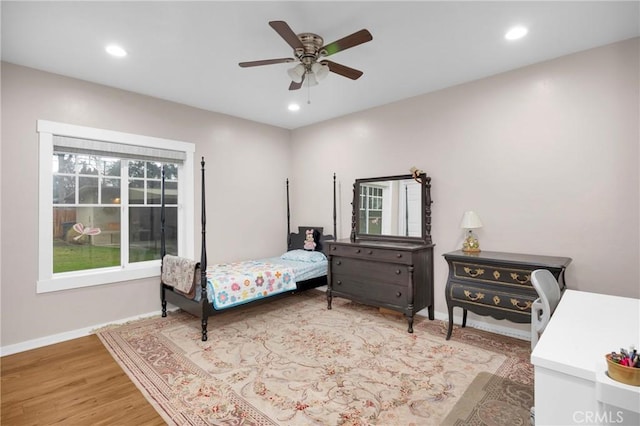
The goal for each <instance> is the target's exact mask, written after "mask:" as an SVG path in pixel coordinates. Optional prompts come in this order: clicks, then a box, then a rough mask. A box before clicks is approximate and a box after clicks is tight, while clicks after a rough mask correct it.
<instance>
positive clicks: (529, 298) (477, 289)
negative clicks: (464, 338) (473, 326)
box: [447, 282, 538, 322]
mask: <svg viewBox="0 0 640 426" xmlns="http://www.w3.org/2000/svg"><path fill="white" fill-rule="evenodd" d="M447 291H448V292H449V294H448V295H447V296H448V297H449V298H450V300H452V301H455V302H457V304H459V305H461V306H462V305H463V304H464V305H475V306H479V307H483V306H484V307H488V308H491V309H492V310H502V311H509V312H513V313H517V314H521V315H523V316H526V317H529V318H530V316H531V304H532V303H533V301H534V300H536V299H537V298H538V296H537V294H536V293H535V291H534V290H532V291H531V292H522V291H520V292H510V291H509V289H508V288H501V287H496V286H474V285H470V284H462V283H457V282H451V283H449V285H448V286H447ZM527 322H528V321H527Z"/></svg>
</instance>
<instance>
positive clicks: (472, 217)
mask: <svg viewBox="0 0 640 426" xmlns="http://www.w3.org/2000/svg"><path fill="white" fill-rule="evenodd" d="M460 228H463V229H475V228H482V221H481V220H480V216H478V214H477V213H476V212H474V211H472V210H469V211H466V212H464V214H463V215H462V221H461V222H460Z"/></svg>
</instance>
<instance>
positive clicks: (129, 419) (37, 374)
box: [0, 335, 165, 426]
mask: <svg viewBox="0 0 640 426" xmlns="http://www.w3.org/2000/svg"><path fill="white" fill-rule="evenodd" d="M0 363H1V364H2V365H1V371H2V388H1V391H0V399H1V401H2V403H1V421H0V423H1V424H3V425H52V424H64V425H74V426H75V425H164V424H165V422H164V421H163V420H162V418H161V417H160V415H159V414H158V413H157V412H156V411H155V410H154V408H153V407H152V406H151V405H150V404H149V403H148V402H147V400H146V399H145V398H144V396H143V395H142V393H141V392H140V391H139V390H138V388H137V387H136V386H135V385H134V384H133V382H131V381H130V380H129V378H128V376H127V375H126V374H125V372H124V371H123V370H122V369H121V368H120V366H119V365H118V364H117V363H116V362H115V360H114V359H113V358H112V357H111V354H109V352H108V351H107V350H106V349H105V347H104V346H103V345H102V342H100V339H99V338H98V337H97V336H95V335H91V336H87V337H82V338H79V339H74V340H69V341H67V342H63V343H58V344H55V345H50V346H46V347H43V348H39V349H34V350H31V351H26V352H22V353H18V354H14V355H8V356H5V357H2V358H0Z"/></svg>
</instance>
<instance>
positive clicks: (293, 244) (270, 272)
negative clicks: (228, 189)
mask: <svg viewBox="0 0 640 426" xmlns="http://www.w3.org/2000/svg"><path fill="white" fill-rule="evenodd" d="M200 164H201V175H202V193H201V197H202V210H201V233H202V244H201V253H200V262H195V261H193V260H189V259H185V258H180V257H177V256H171V255H167V252H166V240H165V202H164V195H165V185H164V183H165V182H164V172H163V175H162V177H163V178H162V187H161V192H162V195H161V219H160V223H161V258H162V274H161V280H160V298H161V302H162V316H163V317H166V316H167V303H170V304H172V305H175V306H177V307H179V308H181V309H183V310H185V311H187V312H189V313H191V314H193V315H195V316H197V317H199V318H200V319H201V324H202V340H203V341H206V340H207V338H208V336H207V325H208V319H209V317H210V316H212V315H214V314H216V313H218V312H221V311H223V310H226V309H233V308H234V307H241V306H246V305H248V304H254V303H262V302H265V301H268V300H271V299H272V298H273V297H279V296H282V295H286V294H291V293H294V292H298V291H303V290H308V289H311V288H315V287H318V286H322V285H325V284H327V266H328V261H327V258H326V256H325V254H324V250H325V246H326V244H325V242H327V241H331V240H334V239H335V238H334V235H335V234H336V177H335V174H334V175H333V235H323V227H319V226H300V227H298V232H297V233H296V232H293V233H292V232H291V223H290V220H291V219H290V202H289V180H288V179H287V181H286V190H287V252H285V253H284V254H283V255H282V256H279V257H275V258H268V259H259V260H248V261H243V262H232V263H225V264H214V265H208V264H207V249H206V203H205V167H204V165H205V162H204V157H203V158H202V161H201V163H200Z"/></svg>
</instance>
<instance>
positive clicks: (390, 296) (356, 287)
mask: <svg viewBox="0 0 640 426" xmlns="http://www.w3.org/2000/svg"><path fill="white" fill-rule="evenodd" d="M331 287H332V291H333V292H334V293H336V295H338V296H345V297H347V298H350V297H352V298H354V299H356V300H366V302H367V303H374V304H375V303H378V304H382V305H386V306H389V305H391V306H400V307H405V306H406V305H407V303H408V300H409V299H408V296H409V295H408V289H407V287H406V286H401V285H394V284H389V283H388V282H381V281H375V280H371V279H367V278H365V277H363V276H361V275H360V276H352V275H342V274H339V273H333V274H332V276H331Z"/></svg>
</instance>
